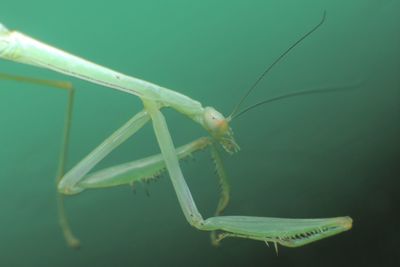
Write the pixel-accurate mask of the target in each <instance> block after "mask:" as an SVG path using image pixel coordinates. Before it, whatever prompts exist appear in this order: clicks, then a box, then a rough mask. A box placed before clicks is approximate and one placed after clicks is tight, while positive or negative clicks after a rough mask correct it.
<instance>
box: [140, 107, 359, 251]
mask: <svg viewBox="0 0 400 267" xmlns="http://www.w3.org/2000/svg"><path fill="white" fill-rule="evenodd" d="M145 108H146V110H148V112H149V114H150V116H151V118H152V121H153V127H154V131H155V134H156V137H157V141H158V143H159V146H160V149H161V153H162V155H163V157H164V160H165V162H166V166H167V169H168V172H169V175H170V178H171V181H172V184H173V186H174V189H175V192H176V194H177V196H178V200H179V203H180V206H181V208H182V210H183V213H184V215H185V217H186V219H187V220H188V222H189V223H190V224H191V225H192V226H194V227H196V228H198V229H200V230H205V231H215V230H220V231H223V232H225V233H224V234H222V235H221V236H220V238H219V239H218V241H219V240H221V239H222V238H224V237H227V236H232V237H242V238H249V239H254V240H261V241H264V242H272V243H274V244H275V246H276V247H277V244H278V243H279V244H281V245H284V246H288V247H297V246H302V245H305V244H308V243H310V242H314V241H317V240H320V239H323V238H325V237H328V236H332V235H335V234H338V233H341V232H343V231H346V230H349V229H350V228H351V226H352V219H351V218H349V217H337V218H324V219H285V218H267V217H250V216H217V217H211V218H208V219H207V220H203V218H202V216H201V214H200V213H199V211H198V209H197V207H196V204H195V203H194V201H193V198H192V195H191V193H190V191H189V188H188V186H187V184H186V182H185V179H184V177H183V175H182V171H181V169H180V167H179V162H178V158H177V155H176V153H175V148H174V145H173V143H172V139H171V136H170V134H169V131H168V127H167V124H166V122H165V119H164V116H163V115H162V114H161V112H160V111H159V109H158V107H157V105H156V104H155V103H153V102H150V101H147V102H145Z"/></svg>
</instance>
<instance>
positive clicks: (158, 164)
mask: <svg viewBox="0 0 400 267" xmlns="http://www.w3.org/2000/svg"><path fill="white" fill-rule="evenodd" d="M210 144H211V141H210V139H209V138H207V137H202V138H199V139H197V140H195V141H193V142H191V143H188V144H186V145H184V146H181V147H178V148H177V149H176V154H177V156H178V158H179V160H182V159H185V158H187V157H190V156H191V155H192V153H194V152H197V151H199V150H202V149H205V148H206V147H207V146H209V145H210ZM164 171H165V162H164V159H163V157H162V155H161V154H157V155H153V156H149V157H145V158H142V159H138V160H135V161H131V162H127V163H122V164H119V165H115V166H112V167H109V168H105V169H102V170H99V171H96V172H93V173H89V174H88V175H86V176H85V177H84V178H83V179H82V180H81V181H80V182H79V183H78V187H79V188H83V189H92V188H107V187H113V186H119V185H132V184H134V183H136V182H139V181H148V180H152V179H155V178H157V176H159V175H160V174H161V173H163V172H164Z"/></svg>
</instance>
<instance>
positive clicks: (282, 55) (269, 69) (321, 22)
mask: <svg viewBox="0 0 400 267" xmlns="http://www.w3.org/2000/svg"><path fill="white" fill-rule="evenodd" d="M325 18H326V10H324V13H323V15H322V19H321V21H320V22H319V23H318V24H317V25H315V26H314V28H312V29H311V30H310V31H308V32H307V33H306V34H304V35H303V36H302V37H301V38H300V39H298V40H297V41H296V42H294V43H293V44H292V45H291V46H290V47H289V48H288V49H286V51H285V52H283V53H282V54H281V55H280V56H279V57H278V58H277V59H275V61H274V62H272V64H271V65H269V66H268V68H267V69H266V70H265V71H264V72H263V73H262V74H261V75H260V77H258V79H257V80H256V81H255V82H254V83H253V85H252V86H251V87H250V88H249V89H248V90H247V91H246V93H245V94H244V95H243V97H242V98H241V99H240V101H239V103H238V104H237V105H236V106H235V108H234V109H233V111H232V113H231V114H230V115H229V116H228V121H230V120H232V118H233V117H237V116H236V113H237V112H238V110H239V108H240V106H241V105H242V104H243V102H244V100H245V99H246V98H247V97H248V96H249V95H250V93H251V92H252V91H253V90H254V88H256V87H257V85H258V84H259V83H260V81H261V80H262V79H263V78H264V77H265V76H266V75H267V74H268V73H269V72H270V71H271V70H272V68H273V67H274V66H275V65H276V64H278V62H279V61H281V60H282V59H283V58H284V57H285V56H286V55H287V54H288V53H289V52H290V51H291V50H292V49H293V48H295V47H296V46H297V45H298V44H300V43H301V42H302V41H303V40H304V39H306V38H307V37H308V36H310V35H311V34H312V33H313V32H315V31H316V30H317V29H318V28H319V27H320V26H321V25H322V24H323V23H324V22H325ZM259 105H261V103H258V104H256V106H259ZM242 113H243V112H241V114H242Z"/></svg>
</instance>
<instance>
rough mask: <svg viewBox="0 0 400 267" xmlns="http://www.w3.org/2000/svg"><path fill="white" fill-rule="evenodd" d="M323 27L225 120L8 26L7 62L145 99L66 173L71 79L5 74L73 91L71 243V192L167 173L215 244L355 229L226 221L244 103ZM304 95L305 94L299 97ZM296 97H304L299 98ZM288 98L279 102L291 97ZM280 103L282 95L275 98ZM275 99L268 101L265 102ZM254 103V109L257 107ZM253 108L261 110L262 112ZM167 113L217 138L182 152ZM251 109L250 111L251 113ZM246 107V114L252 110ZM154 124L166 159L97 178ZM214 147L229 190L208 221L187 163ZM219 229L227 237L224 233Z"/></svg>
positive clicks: (3, 38) (280, 240) (345, 221)
mask: <svg viewBox="0 0 400 267" xmlns="http://www.w3.org/2000/svg"><path fill="white" fill-rule="evenodd" d="M324 19H325V13H324V16H323V19H322V20H321V22H320V23H319V24H318V25H317V26H315V27H314V28H313V29H312V30H311V31H309V32H308V33H307V34H306V35H304V36H303V37H302V38H301V39H300V40H298V41H297V42H296V43H295V44H294V45H292V46H291V47H290V48H289V49H287V50H286V52H285V53H283V54H282V55H281V56H280V57H279V58H278V59H277V60H275V61H274V63H273V64H271V65H270V67H269V68H268V69H267V70H266V71H265V72H264V73H263V75H261V77H260V78H259V79H258V80H257V81H256V83H255V84H254V85H253V86H252V87H251V88H250V90H248V91H247V93H246V94H245V96H244V97H243V98H242V100H241V101H240V102H239V104H238V105H237V106H236V107H235V109H234V111H233V112H232V114H231V115H230V116H228V117H224V116H223V115H222V114H221V113H220V112H219V111H217V110H216V109H215V108H213V107H203V105H202V104H201V103H199V102H198V101H196V100H193V99H191V98H189V97H188V96H185V95H183V94H180V93H178V92H175V91H172V90H170V89H166V88H164V87H161V86H158V85H156V84H153V83H150V82H147V81H144V80H140V79H137V78H134V77H131V76H127V75H124V74H122V73H119V72H116V71H114V70H111V69H108V68H106V67H103V66H100V65H97V64H95V63H92V62H90V61H87V60H85V59H82V58H80V57H77V56H74V55H72V54H69V53H67V52H64V51H62V50H60V49H57V48H54V47H52V46H50V45H47V44H45V43H42V42H40V41H38V40H35V39H33V38H31V37H29V36H26V35H24V34H22V33H20V32H17V31H10V30H8V29H7V28H6V27H5V26H3V25H2V24H0V57H1V58H3V59H7V60H11V61H15V62H18V63H24V64H29V65H33V66H36V67H41V68H46V69H50V70H53V71H56V72H59V73H63V74H65V75H68V76H73V77H76V78H79V79H83V80H86V81H88V82H91V83H95V84H99V85H102V86H106V87H109V88H112V89H116V90H119V91H122V92H125V93H127V94H131V95H135V96H137V97H139V98H140V99H141V101H142V102H143V110H142V111H140V112H139V113H137V114H136V115H135V116H133V117H132V118H131V119H130V120H129V121H128V122H126V123H125V124H124V125H123V126H122V127H121V128H119V129H118V130H116V131H115V132H114V133H113V134H112V135H111V136H110V137H108V138H107V139H106V140H104V141H103V142H102V143H101V144H100V145H99V146H98V147H96V148H95V149H94V150H93V151H92V152H91V153H89V154H88V155H87V156H86V157H85V158H83V159H82V160H81V161H80V162H79V163H78V164H76V165H75V166H74V167H73V168H72V169H70V170H69V171H68V172H66V173H65V171H64V164H65V161H66V157H67V147H68V135H69V128H70V124H71V118H72V115H71V114H72V106H73V93H74V90H73V87H72V85H71V84H70V83H68V82H58V81H47V80H40V79H34V78H27V77H21V76H13V75H7V74H1V75H0V78H3V79H9V80H17V81H22V82H30V83H38V84H42V85H48V86H52V87H54V88H58V89H63V90H66V91H67V92H68V105H67V112H66V119H65V127H64V136H63V145H62V149H61V152H60V161H59V167H58V173H57V189H58V208H59V221H60V225H61V228H62V230H63V233H64V237H65V239H66V242H67V244H68V245H69V246H71V247H74V248H77V247H79V244H80V242H79V240H78V239H77V238H76V237H75V236H74V235H73V233H72V231H71V229H70V227H69V224H68V220H67V217H66V215H65V212H64V206H63V200H64V199H63V197H64V195H74V194H79V193H81V192H83V191H84V190H86V189H91V188H107V187H112V186H119V185H126V184H127V185H129V184H133V183H135V182H138V181H146V180H149V179H153V178H155V177H157V176H158V175H159V174H160V173H161V172H163V171H165V170H167V171H168V174H169V177H170V179H171V181H172V185H173V188H174V190H175V193H176V195H177V197H178V201H179V204H180V207H181V209H182V211H183V214H184V216H185V218H186V220H187V221H188V222H189V224H190V225H192V226H193V227H195V228H197V229H199V230H203V231H211V239H212V242H213V244H218V243H219V241H220V240H221V239H223V238H225V237H240V238H248V239H253V240H260V241H264V242H266V244H267V245H268V242H270V243H273V244H274V245H275V249H277V245H278V244H280V245H283V246H287V247H298V246H302V245H305V244H308V243H310V242H314V241H317V240H320V239H323V238H325V237H328V236H332V235H336V234H338V233H341V232H343V231H346V230H349V229H350V228H351V226H352V219H351V218H350V217H347V216H345V217H333V218H321V219H288V218H269V217H252V216H221V215H220V214H221V213H222V211H223V210H224V208H225V207H226V205H227V203H228V200H229V185H228V183H227V178H226V176H227V175H226V171H225V169H224V167H223V165H222V160H221V156H220V152H219V145H221V146H222V148H223V149H224V150H225V151H227V152H228V153H229V154H233V153H235V152H237V151H238V150H239V146H238V145H237V144H236V142H235V139H234V137H233V132H232V129H231V128H230V125H229V123H230V121H231V120H232V118H234V117H235V116H238V115H240V114H242V113H243V112H244V111H242V112H238V111H239V108H240V105H241V104H242V102H243V100H244V99H245V98H246V97H247V96H248V95H249V94H250V92H251V91H252V90H253V89H254V87H255V86H256V85H257V83H258V82H259V81H260V80H261V79H262V78H263V77H264V76H265V74H266V73H267V72H268V71H269V70H270V69H271V68H272V67H273V66H274V65H275V64H276V63H277V62H278V61H279V60H280V59H281V58H282V57H283V56H284V55H286V54H287V53H288V52H289V51H290V50H291V49H292V48H293V47H294V46H295V45H297V44H298V43H299V42H301V41H302V40H303V39H304V38H305V37H307V36H308V35H309V34H311V33H312V32H314V31H315V30H316V29H317V28H318V27H319V26H321V25H322V23H323V22H324ZM298 93H299V92H297V94H298ZM295 94H296V93H295ZM286 96H289V95H285V96H280V97H278V98H282V97H286ZM275 99H277V98H275ZM272 100H274V99H270V100H267V101H263V102H260V103H258V104H256V105H260V104H263V103H266V102H269V101H272ZM256 105H254V106H256ZM254 106H253V107H254ZM162 108H172V109H174V110H176V111H178V112H180V113H182V114H184V115H186V116H187V117H188V118H190V119H191V120H193V121H194V122H196V123H198V124H200V125H201V126H202V127H203V128H204V129H205V130H206V131H207V132H208V133H209V134H210V136H209V137H203V138H200V139H197V140H195V141H193V142H191V143H189V144H186V145H184V146H181V147H179V148H175V146H174V144H173V141H172V138H171V135H170V133H169V130H168V126H167V123H166V120H165V118H164V116H163V114H162V113H161V109H162ZM248 109H249V108H248ZM248 109H246V110H245V111H247V110H248ZM149 121H151V122H152V125H153V129H154V133H155V136H156V139H157V142H158V145H159V148H160V150H161V154H159V155H154V156H150V157H147V158H143V159H140V160H136V161H133V162H129V163H124V164H120V165H116V166H113V167H109V168H106V169H103V170H99V171H96V172H94V173H89V172H90V170H91V169H92V168H93V167H94V166H95V165H96V164H97V163H98V162H99V161H101V160H102V159H103V158H104V157H106V156H107V155H108V154H109V153H110V152H111V151H112V150H114V149H115V148H116V147H117V146H119V145H120V144H122V143H123V142H124V141H125V140H127V139H128V138H129V137H131V136H132V135H134V134H135V133H136V132H137V131H138V130H139V129H140V128H142V127H143V126H144V125H145V124H146V123H147V122H149ZM205 148H210V150H211V156H212V158H213V160H214V163H215V166H216V172H217V176H218V179H219V181H220V185H221V197H220V201H219V204H218V207H217V210H216V212H215V216H214V217H210V218H207V219H203V217H202V215H201V214H200V212H199V211H198V209H197V207H196V204H195V202H194V200H193V198H192V194H191V192H190V190H189V188H188V186H187V184H186V181H185V179H184V176H183V174H182V171H181V168H180V165H179V161H180V160H181V159H183V158H185V157H187V156H189V155H190V154H192V153H194V152H196V151H199V150H201V149H205ZM216 231H219V232H220V234H219V235H216Z"/></svg>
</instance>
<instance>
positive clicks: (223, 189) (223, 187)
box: [210, 143, 230, 246]
mask: <svg viewBox="0 0 400 267" xmlns="http://www.w3.org/2000/svg"><path fill="white" fill-rule="evenodd" d="M211 157H212V159H213V161H214V164H215V171H216V174H217V177H218V183H219V188H220V199H219V202H218V206H217V210H216V211H215V216H219V215H221V214H222V212H223V211H224V210H225V208H226V206H227V205H228V203H229V194H230V187H229V183H228V176H227V174H226V171H225V168H224V165H223V163H222V158H221V155H220V153H219V151H218V148H217V146H216V145H215V143H213V144H212V145H211ZM210 237H211V244H213V245H214V246H218V245H219V240H218V238H217V234H216V231H212V232H211V234H210Z"/></svg>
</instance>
